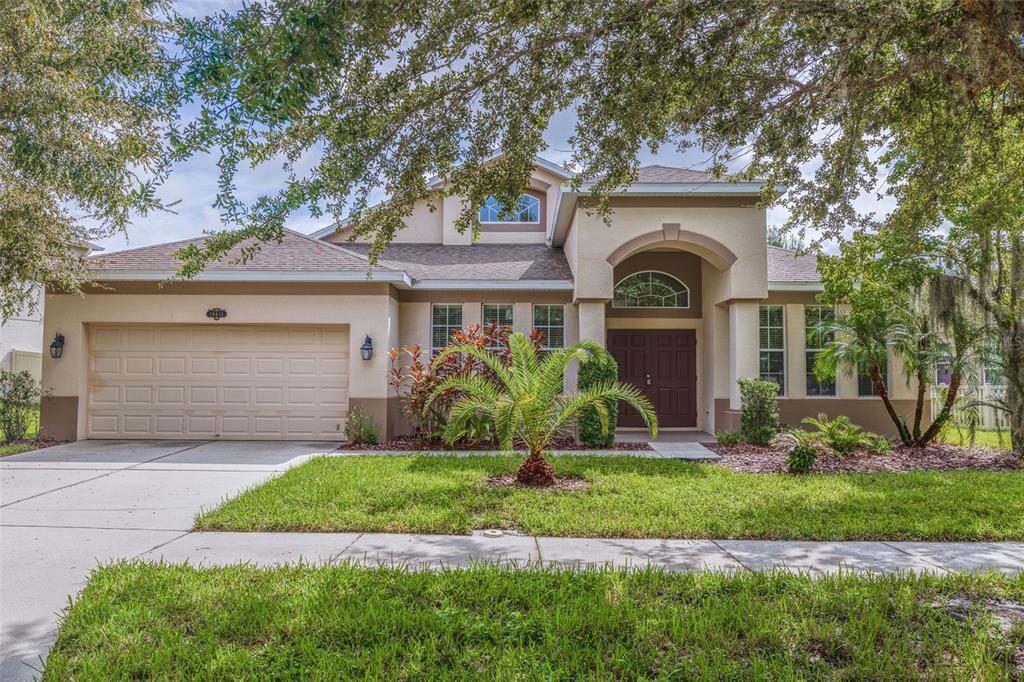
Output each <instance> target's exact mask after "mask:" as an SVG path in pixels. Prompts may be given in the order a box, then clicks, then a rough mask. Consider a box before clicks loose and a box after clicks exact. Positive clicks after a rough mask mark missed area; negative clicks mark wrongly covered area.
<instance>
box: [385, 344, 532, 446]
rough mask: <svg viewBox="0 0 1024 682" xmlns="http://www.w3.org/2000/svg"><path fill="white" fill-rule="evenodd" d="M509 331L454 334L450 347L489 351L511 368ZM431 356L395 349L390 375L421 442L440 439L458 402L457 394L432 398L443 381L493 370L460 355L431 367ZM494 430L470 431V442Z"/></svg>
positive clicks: (416, 348) (415, 349)
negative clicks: (471, 347)
mask: <svg viewBox="0 0 1024 682" xmlns="http://www.w3.org/2000/svg"><path fill="white" fill-rule="evenodd" d="M510 333H511V331H510V330H509V329H508V327H501V326H498V325H495V324H491V325H488V326H486V327H482V326H481V325H478V324H477V325H471V326H469V327H467V328H466V329H461V330H459V331H457V332H455V333H453V334H452V338H451V341H449V343H448V346H446V347H452V346H461V345H466V344H471V345H474V346H478V347H480V348H487V349H489V350H491V351H492V352H494V353H495V354H496V355H497V356H498V357H499V358H501V360H502V362H504V363H505V364H506V365H507V364H509V362H510V360H509V342H508V339H509V334H510ZM530 340H531V341H532V342H533V346H534V348H540V333H539V332H536V331H534V332H533V334H531V335H530ZM428 355H429V354H428V353H427V352H426V351H424V349H423V348H421V347H420V346H419V345H418V344H417V345H413V346H403V347H402V349H401V350H399V349H396V348H392V349H391V351H390V353H389V357H390V359H391V369H390V371H389V372H388V383H389V384H390V385H391V387H392V388H394V389H395V392H396V393H397V394H398V397H399V400H400V401H401V404H402V414H404V415H405V417H406V418H408V419H409V421H410V422H411V423H412V426H413V429H414V430H415V432H416V435H417V436H419V437H420V438H425V439H434V438H438V437H440V434H441V432H442V431H444V428H445V425H446V423H447V420H448V411H449V410H450V409H451V406H452V404H453V403H454V402H455V401H456V400H458V398H459V397H460V394H459V393H458V392H457V391H448V392H446V393H445V395H443V396H435V397H434V399H433V400H429V399H428V398H429V397H430V396H431V395H432V394H433V393H434V389H436V388H437V387H438V386H439V385H440V384H441V382H442V381H445V380H446V379H448V378H449V377H452V376H456V375H469V374H476V373H483V374H484V375H485V376H489V374H490V372H489V370H488V369H487V368H486V367H485V366H484V364H483V363H482V362H480V360H479V359H477V358H474V357H471V356H469V355H466V354H465V353H458V354H452V355H448V356H446V357H445V358H444V360H443V361H442V362H441V363H440V364H439V365H437V366H431V362H430V358H429V356H428ZM492 431H493V429H492V428H491V427H490V426H489V425H486V424H480V425H478V426H477V427H476V428H474V429H473V430H472V433H469V432H468V431H467V434H466V438H469V439H476V438H483V437H488V436H490V435H491V432H492Z"/></svg>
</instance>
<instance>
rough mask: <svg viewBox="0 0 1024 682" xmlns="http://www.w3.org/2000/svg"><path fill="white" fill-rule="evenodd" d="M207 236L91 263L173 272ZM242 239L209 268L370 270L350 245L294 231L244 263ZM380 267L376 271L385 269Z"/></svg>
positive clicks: (109, 267) (94, 258)
mask: <svg viewBox="0 0 1024 682" xmlns="http://www.w3.org/2000/svg"><path fill="white" fill-rule="evenodd" d="M205 241H206V237H196V238H195V239H184V240H182V241H177V242H168V243H166V244H154V245H153V246H143V247H140V248H137V249H128V250H127V251H118V252H116V253H110V254H103V255H98V256H92V257H91V258H89V262H90V263H91V264H92V265H93V266H94V267H96V268H99V269H103V270H127V271H130V270H156V271H174V270H177V269H178V268H179V267H181V261H179V260H178V259H177V258H176V257H175V256H174V253H175V252H176V251H178V250H179V249H182V248H184V247H186V246H188V245H189V244H197V245H202V244H203V242H205ZM251 243H252V242H251V241H247V242H243V243H242V244H241V245H239V246H236V247H235V248H234V249H232V250H231V251H229V252H228V254H227V256H226V257H225V258H223V259H222V260H220V261H217V262H214V263H210V264H209V265H208V266H207V268H206V269H207V270H253V271H293V272H325V271H327V272H337V271H361V272H366V271H367V270H369V269H370V268H369V261H367V260H366V257H365V256H362V255H360V254H358V253H355V252H354V251H351V250H349V249H347V248H344V247H341V246H337V245H335V244H330V243H328V242H325V241H321V240H319V239H313V238H312V237H307V236H306V235H304V234H302V233H300V232H295V231H293V230H285V231H284V238H283V239H282V240H281V242H280V243H278V242H267V243H265V244H263V245H262V247H261V248H260V250H259V252H258V253H256V254H255V255H254V256H253V257H252V258H251V259H250V260H248V261H246V262H245V263H241V262H239V261H238V259H239V257H240V255H241V249H242V247H243V246H245V245H248V244H251ZM384 269H386V268H383V267H377V268H374V270H384Z"/></svg>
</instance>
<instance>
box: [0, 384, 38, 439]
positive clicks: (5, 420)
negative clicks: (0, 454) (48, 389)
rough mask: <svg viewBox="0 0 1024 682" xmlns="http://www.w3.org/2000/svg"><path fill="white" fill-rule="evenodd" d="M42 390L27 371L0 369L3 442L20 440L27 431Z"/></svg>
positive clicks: (0, 423) (0, 409)
mask: <svg viewBox="0 0 1024 682" xmlns="http://www.w3.org/2000/svg"><path fill="white" fill-rule="evenodd" d="M41 395H42V391H41V390H40V388H39V382H38V381H36V380H35V379H34V378H33V377H32V375H31V374H29V373H28V372H8V371H7V370H0V431H2V432H3V436H4V442H5V443H10V442H11V441H15V440H22V439H23V438H24V437H25V434H26V433H28V427H29V424H30V423H31V421H32V419H33V416H34V413H35V406H36V403H38V402H39V398H40V396H41Z"/></svg>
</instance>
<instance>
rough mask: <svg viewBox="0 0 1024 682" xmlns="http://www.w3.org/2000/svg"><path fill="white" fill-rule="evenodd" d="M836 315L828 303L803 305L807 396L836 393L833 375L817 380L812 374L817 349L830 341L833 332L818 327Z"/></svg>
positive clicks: (820, 348)
mask: <svg viewBox="0 0 1024 682" xmlns="http://www.w3.org/2000/svg"><path fill="white" fill-rule="evenodd" d="M835 317H836V311H835V308H833V307H832V306H828V305H808V306H804V338H805V339H806V341H805V351H806V360H805V362H806V372H807V395H809V396H834V395H835V394H836V380H835V377H833V378H832V379H831V380H829V381H818V377H817V376H815V374H814V359H815V357H816V356H817V354H818V351H820V350H822V349H823V348H825V347H826V346H827V345H828V344H829V343H831V342H832V339H833V338H834V336H835V335H834V334H833V333H832V332H830V331H829V332H827V331H824V330H821V329H819V328H818V327H819V325H820V324H821V323H823V322H829V321H831V320H834V319H835Z"/></svg>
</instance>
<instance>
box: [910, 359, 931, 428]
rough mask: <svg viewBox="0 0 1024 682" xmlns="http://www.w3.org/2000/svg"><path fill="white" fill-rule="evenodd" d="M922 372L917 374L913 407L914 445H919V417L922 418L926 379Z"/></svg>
mask: <svg viewBox="0 0 1024 682" xmlns="http://www.w3.org/2000/svg"><path fill="white" fill-rule="evenodd" d="M925 374H926V372H925V371H924V370H922V371H920V372H918V373H917V404H916V405H915V406H914V430H913V431H912V432H911V435H912V436H913V437H914V445H919V444H920V443H921V417H923V416H924V401H925V397H926V396H925V386H926V385H927V383H928V382H927V379H926V378H925Z"/></svg>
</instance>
